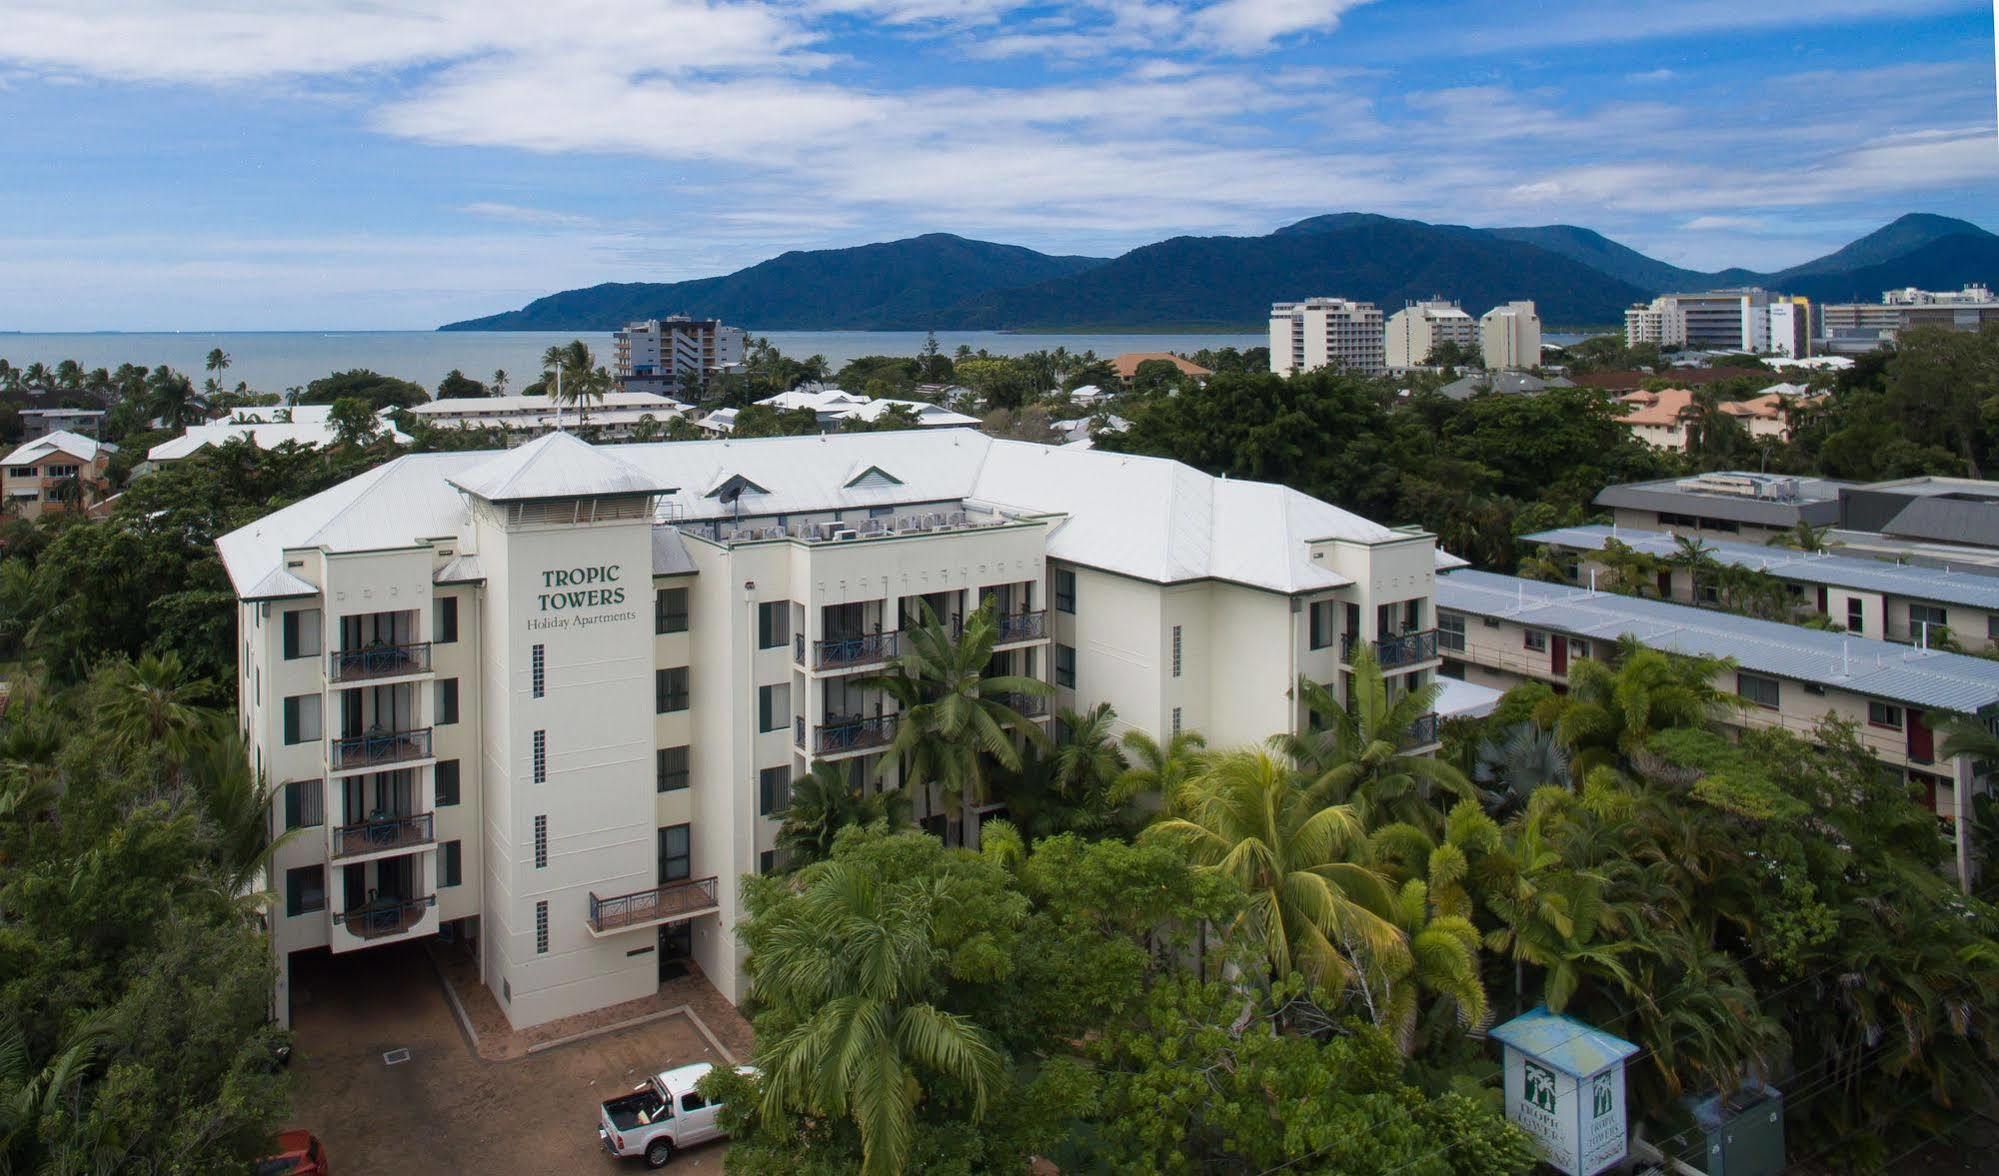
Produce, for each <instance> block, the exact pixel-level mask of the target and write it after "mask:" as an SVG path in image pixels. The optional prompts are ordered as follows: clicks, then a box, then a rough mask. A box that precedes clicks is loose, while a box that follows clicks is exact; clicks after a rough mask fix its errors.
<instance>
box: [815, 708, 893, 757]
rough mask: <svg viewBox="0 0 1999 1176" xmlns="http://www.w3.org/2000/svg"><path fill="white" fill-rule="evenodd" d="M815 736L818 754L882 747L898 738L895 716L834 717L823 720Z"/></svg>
mask: <svg viewBox="0 0 1999 1176" xmlns="http://www.w3.org/2000/svg"><path fill="white" fill-rule="evenodd" d="M812 736H813V737H812V750H813V752H815V753H816V754H818V755H832V754H834V753H835V752H842V751H860V750H862V749H864V748H869V747H882V746H885V745H886V744H887V743H888V741H889V740H891V739H893V738H895V716H894V715H875V716H873V717H872V718H849V719H835V720H833V721H831V722H826V723H821V724H820V725H819V727H818V729H817V730H815V731H814V732H813V733H812Z"/></svg>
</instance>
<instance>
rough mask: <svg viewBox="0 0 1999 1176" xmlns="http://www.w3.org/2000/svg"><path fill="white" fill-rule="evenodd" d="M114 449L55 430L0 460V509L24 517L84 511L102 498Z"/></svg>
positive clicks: (114, 446) (107, 481)
mask: <svg viewBox="0 0 1999 1176" xmlns="http://www.w3.org/2000/svg"><path fill="white" fill-rule="evenodd" d="M117 451H118V447H117V446H116V445H108V444H105V443H103V442H101V441H98V440H96V439H94V438H91V437H85V436H83V435H82V434H80V433H64V432H55V433H50V434H48V435H46V436H43V437H38V438H36V439H35V440H33V441H28V442H24V443H23V444H22V445H21V446H20V447H19V448H17V449H15V450H14V451H13V452H12V453H9V454H8V455H7V456H6V457H4V458H0V506H4V507H5V508H6V510H7V511H8V512H10V513H17V514H19V515H20V516H21V517H22V518H24V519H38V518H41V517H42V516H43V515H45V514H58V513H63V512H68V511H78V510H85V509H88V508H89V507H90V506H92V505H93V504H95V503H96V502H98V501H99V500H100V499H102V498H103V497H104V491H105V490H106V489H107V488H108V487H109V485H110V481H109V479H108V478H107V477H106V475H105V471H106V470H107V469H109V468H110V465H111V455H112V454H113V453H116V452H117Z"/></svg>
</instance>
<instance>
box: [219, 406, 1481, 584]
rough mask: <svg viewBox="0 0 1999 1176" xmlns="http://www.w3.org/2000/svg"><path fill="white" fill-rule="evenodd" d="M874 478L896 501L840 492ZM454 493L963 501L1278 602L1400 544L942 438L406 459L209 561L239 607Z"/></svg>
mask: <svg viewBox="0 0 1999 1176" xmlns="http://www.w3.org/2000/svg"><path fill="white" fill-rule="evenodd" d="M869 466H874V467H878V468H879V469H881V470H882V471H883V472H884V473H886V474H888V475H889V476H890V477H892V478H894V479H896V480H897V481H898V482H899V483H901V484H900V485H882V484H880V480H879V479H869V480H868V481H866V482H863V483H860V484H857V485H855V486H852V487H849V486H848V485H846V483H847V482H848V481H850V480H851V477H852V472H853V471H854V470H855V469H857V468H861V469H865V468H866V467H869ZM736 477H740V478H743V479H746V480H747V481H750V482H753V483H755V484H756V485H758V486H761V487H763V488H764V489H765V490H766V491H767V493H764V494H755V493H751V494H747V495H745V496H744V497H743V498H742V500H741V501H740V502H737V503H724V502H722V501H721V500H720V499H718V498H713V497H707V496H706V492H707V490H708V489H709V488H712V487H715V486H719V485H722V484H724V483H726V482H727V481H728V480H729V479H731V478H736ZM458 487H463V488H464V489H466V490H468V491H470V492H472V493H475V494H480V495H482V496H484V497H487V498H489V499H490V498H494V497H495V496H498V497H499V498H501V499H516V498H525V497H534V496H543V495H547V496H582V495H591V494H606V493H633V492H639V491H641V490H643V491H645V492H655V491H657V492H660V493H661V497H660V507H659V511H660V517H661V518H663V519H672V520H694V519H706V518H728V517H730V516H731V515H733V514H740V515H742V516H745V517H747V516H749V515H752V514H756V515H772V514H779V513H804V512H811V511H828V510H835V509H860V508H864V507H869V506H879V505H883V504H886V503H911V504H913V503H929V502H938V503H941V502H953V501H963V500H967V499H969V500H973V501H977V502H983V503H990V504H992V505H995V506H1000V507H1005V508H1008V509H1011V510H1014V511H1016V512H1021V513H1026V514H1053V515H1064V516H1067V517H1066V518H1064V519H1063V520H1061V521H1060V524H1059V525H1058V526H1056V527H1055V528H1054V529H1053V530H1052V532H1051V534H1050V536H1049V540H1048V551H1049V554H1050V555H1051V556H1053V557H1055V558H1057V559H1061V560H1066V561H1069V562H1072V563H1076V564H1081V565H1084V566H1087V567H1094V568H1101V569H1103V570H1106V571H1111V572H1117V573H1120V574H1123V575H1129V576H1134V577H1136V578H1139V579H1144V580H1151V581H1154V582H1160V583H1171V582H1176V581H1181V580H1191V579H1210V578H1211V579H1220V580H1228V581H1232V582H1237V583H1242V584H1248V585H1251V586H1254V587H1258V588H1265V589H1269V590H1272V591H1277V592H1285V593H1292V592H1305V591H1314V590H1319V589H1326V588H1335V587H1340V586H1342V585H1344V584H1346V583H1348V582H1349V581H1348V580H1347V579H1346V578H1345V577H1342V576H1341V575H1339V574H1338V573H1336V572H1334V571H1332V570H1331V569H1329V568H1327V567H1325V566H1324V565H1323V564H1321V563H1320V562H1319V561H1316V560H1313V559H1312V558H1311V553H1310V551H1309V549H1308V546H1307V544H1308V543H1309V542H1311V541H1316V540H1345V541H1350V542H1357V543H1385V542H1394V541H1398V540H1404V539H1407V538H1409V537H1410V533H1409V532H1398V531H1393V530H1390V529H1389V528H1387V527H1384V526H1381V525H1380V524H1378V523H1374V522H1370V521H1368V520H1367V519H1364V518H1361V517H1360V516H1358V515H1355V514H1353V513H1351V512H1349V511H1345V510H1341V509H1340V508H1339V507H1336V506H1333V505H1331V504H1329V503H1325V502H1320V501H1318V500H1317V499H1314V498H1310V497H1307V496H1306V495H1303V494H1300V493H1298V492H1297V491H1295V490H1290V489H1286V488H1285V487H1282V486H1275V485H1271V484H1268V483H1263V482H1245V481H1238V480H1234V479H1227V478H1214V477H1210V476H1208V475H1206V474H1203V473H1201V472H1199V471H1198V470H1195V469H1192V468H1190V467H1188V466H1184V465H1181V464H1180V463H1178V462H1173V461H1167V460H1164V459H1162V458H1151V457H1135V456H1130V455H1126V454H1117V453H1106V452H1098V451H1091V450H1075V449H1063V448H1056V447H1051V446H1045V445H1036V444H1034V443H1032V442H1026V441H1004V440H998V439H995V438H992V437H988V436H986V435H984V434H982V433H979V432H976V431H974V430H970V429H948V430H941V431H934V432H933V431H923V430H900V431H894V432H884V433H847V434H834V435H829V436H809V437H769V438H759V439H754V440H735V439H728V440H716V441H682V442H661V443H656V444H646V445H638V444H632V445H603V446H594V447H593V446H590V445H587V444H585V443H584V442H582V441H579V440H577V439H576V438H574V437H571V436H569V435H568V434H566V433H552V434H550V435H549V436H547V437H543V438H540V439H539V440H537V441H535V442H533V443H532V444H530V445H526V446H523V447H521V448H520V449H516V450H512V451H500V452H497V453H496V452H491V451H487V452H474V453H427V454H411V455H408V456H405V457H401V458H397V459H396V460H394V461H391V462H388V463H386V464H384V465H381V466H377V467H376V468H375V469H373V470H370V471H368V472H367V473H365V474H362V475H360V476H358V477H355V478H352V479H349V480H348V481H346V482H343V483H341V484H340V485H338V486H335V487H332V488H331V489H328V490H326V491H324V492H322V493H320V494H316V495H313V496H312V497H310V498H307V499H305V500H303V501H301V502H298V503H295V504H293V505H291V506H288V507H285V508H284V509H282V510H279V511H276V512H274V513H272V514H270V515H267V516H265V517H264V518H262V519H260V520H258V521H257V522H255V523H252V524H250V525H249V526H247V527H243V528H241V529H239V530H236V531H232V532H230V533H229V534H227V535H224V536H223V537H222V538H221V539H220V540H219V541H218V546H219V547H220V549H221V552H222V558H223V562H224V564H225V566H226V567H227V568H228V570H229V575H230V579H231V581H232V582H233V583H234V584H235V585H236V588H237V590H238V593H239V594H241V593H243V592H244V591H245V590H247V589H248V588H250V587H251V586H253V585H256V584H257V583H258V582H259V581H260V580H262V578H263V577H264V575H266V574H267V573H268V572H269V571H270V570H271V569H272V568H275V567H281V566H282V564H283V552H284V550H285V549H287V548H293V549H297V548H309V547H323V548H325V549H327V550H329V551H367V550H379V549H382V548H389V547H397V546H403V545H414V544H416V543H419V542H421V541H423V540H426V539H437V538H447V537H452V536H456V535H458V534H460V533H461V531H462V530H463V529H464V527H465V525H466V522H467V513H466V506H465V502H464V500H463V498H462V496H461V495H460V493H459V491H458V489H457V488H458ZM666 487H679V489H678V490H672V491H666V490H664V489H663V488H666ZM1448 558H1449V557H1441V558H1440V560H1439V562H1440V563H1443V562H1445V561H1446V560H1448ZM689 566H690V567H691V565H689Z"/></svg>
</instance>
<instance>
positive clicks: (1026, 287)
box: [439, 212, 1999, 331]
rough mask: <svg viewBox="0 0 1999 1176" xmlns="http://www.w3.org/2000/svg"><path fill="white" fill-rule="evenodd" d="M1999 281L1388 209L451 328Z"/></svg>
mask: <svg viewBox="0 0 1999 1176" xmlns="http://www.w3.org/2000/svg"><path fill="white" fill-rule="evenodd" d="M1995 279H1999V236H1995V235H1994V234H1992V233H1989V232H1987V231H1986V230H1985V229H1982V228H1980V227H1979V226H1977V225H1975V224H1972V223H1971V222H1969V221H1963V220H1957V219H1954V218H1951V217H1945V216H1935V215H1931V214H1928V213H1910V214H1908V215H1906V216H1903V217H1900V218H1898V219H1897V220H1895V221H1894V222H1892V223H1890V224H1888V225H1885V226H1883V227H1882V228H1880V229H1877V230H1875V231H1874V232H1872V233H1869V234H1868V235H1867V236H1865V237H1862V238H1860V239H1859V240H1857V241H1854V242H1852V243H1851V244H1849V245H1847V246H1845V247H1843V248H1841V249H1839V250H1836V251H1834V252H1832V253H1828V254H1826V255H1825V256H1824V257H1820V258H1815V259H1813V260H1811V261H1807V262H1805V263H1803V264H1802V265H1796V266H1792V267H1790V268H1789V269H1784V270H1778V271H1775V272H1773V273H1759V272H1755V271H1752V270H1746V269H1727V270H1721V271H1719V272H1715V273H1703V272H1700V271H1697V270H1688V269H1682V268H1680V267H1678V266H1675V265H1671V264H1669V263H1667V262H1663V261H1660V260H1658V259H1656V258H1652V257H1647V256H1646V255H1645V254H1643V253H1640V252H1638V251H1637V250H1635V249H1631V248H1629V247H1627V246H1624V245H1620V244H1618V243H1617V242H1615V241H1612V240H1611V239H1610V238H1608V237H1605V236H1603V235H1602V234H1600V233H1597V232H1595V231H1593V230H1590V229H1585V228H1580V227H1578V226H1576V225H1542V226H1538V227H1523V228H1496V229H1478V228H1471V227H1468V226H1465V225H1438V224H1428V223H1426V222H1423V221H1416V220H1403V219H1398V218H1395V217H1387V216H1379V215H1375V214H1372V213H1359V212H1341V213H1331V214H1327V215H1324V216H1315V217H1309V218H1307V219H1305V220H1301V221H1298V222H1297V223H1295V224H1290V225H1286V226H1284V227H1283V228H1280V229H1277V230H1276V231H1274V232H1271V233H1268V234H1266V235H1264V236H1260V237H1174V238H1171V239H1170V240H1166V241H1160V242H1157V243H1155V244H1151V245H1142V246H1140V247H1139V248H1137V249H1133V250H1131V251H1130V252H1128V253H1125V254H1122V255H1121V256H1118V257H1115V258H1100V257H1067V256H1052V255H1049V254H1045V253H1037V252H1035V251H1034V250H1032V249H1027V248H1023V247H1021V246H1018V245H999V244H994V243H993V242H990V241H973V240H968V239H966V238H964V237H957V236H953V235H951V234H948V233H929V234H926V235H924V236H921V237H910V238H907V239H904V240H900V241H887V242H882V243H878V244H873V245H861V246H856V247H853V248H849V249H816V250H807V251H801V250H794V251H792V252H789V253H785V254H783V255H781V256H779V257H774V258H771V259H770V260H769V261H763V262H759V263H757V264H756V265H753V266H750V267H749V268H747V269H742V270H738V271H736V272H735V273H732V274H726V275H723V276H721V277H714V278H699V279H696V280H693V281H687V282H670V283H658V282H621V283H606V284H604V285H600V286H590V287H588V288H585V289H581V290H565V291H562V292H561V293H558V294H551V295H548V296H547V297H545V298H537V299H536V300H534V301H533V302H530V303H529V304H528V305H526V306H525V307H522V308H521V309H519V310H513V311H507V312H505V313H503V314H496V315H490V316H487V317H485V318H476V319H467V320H465V321H463V322H456V323H449V324H447V325H445V326H443V327H440V328H439V330H445V331H552V330H560V331H610V330H615V329H617V328H618V327H621V326H623V325H624V324H626V323H628V322H634V321H638V320H642V319H649V318H662V317H664V316H666V315H670V314H687V315H693V316H695V317H700V318H719V319H721V320H723V321H724V322H727V323H731V324H734V325H740V326H744V327H748V328H750V329H751V330H758V331H792V330H915V331H921V330H928V329H939V330H1035V329H1040V330H1135V329H1154V330H1197V329H1238V330H1261V329H1262V327H1263V324H1264V323H1265V322H1266V321H1267V319H1268V315H1269V310H1270V304H1271V303H1272V302H1278V301H1284V300H1287V299H1295V298H1302V297H1306V296H1311V295H1320V294H1326V295H1337V296H1342V297H1348V298H1358V299H1362V300H1365V301H1369V302H1373V303H1374V304H1376V305H1377V306H1380V307H1383V308H1384V309H1392V308H1396V307H1400V306H1401V305H1402V304H1403V303H1404V302H1406V301H1410V300H1414V299H1419V298H1427V297H1431V296H1433V295H1439V294H1441V295H1443V296H1444V297H1448V298H1455V299H1457V300H1459V301H1460V302H1461V303H1462V304H1463V305H1464V307H1465V309H1466V310H1468V311H1470V312H1471V313H1473V314H1479V313H1482V312H1483V311H1484V310H1486V309H1487V308H1489V307H1491V306H1493V305H1494V304H1496V303H1500V302H1505V301H1508V300H1511V299H1516V298H1531V299H1533V300H1534V302H1535V303H1536V304H1537V306H1538V308H1539V310H1540V314H1541V319H1542V321H1543V322H1544V323H1547V324H1549V325H1550V326H1577V325H1601V324H1610V323H1618V322H1621V321H1622V319H1623V312H1624V308H1625V307H1627V306H1629V305H1631V304H1632V303H1633V302H1641V301H1644V300H1646V299H1649V298H1651V297H1652V296H1653V295H1656V294H1662V293H1670V292H1675V291H1690V290H1706V289H1714V288H1717V287H1724V286H1745V285H1758V286H1763V287H1766V288H1768V289H1770V290H1773V291H1782V292H1783V293H1787V294H1802V295H1805V296H1807V297H1810V298H1812V299H1814V300H1816V301H1821V302H1825V301H1849V300H1858V301H1871V300H1873V299H1875V298H1878V297H1880V293H1881V291H1882V290H1885V289H1893V288H1895V287H1899V286H1919V287H1922V288H1924V289H1932V290H1935V289H1945V290H1954V289H1957V288H1959V287H1960V286H1963V285H1964V284H1966V283H1968V282H1987V283H1990V282H1992V281H1994V280H1995Z"/></svg>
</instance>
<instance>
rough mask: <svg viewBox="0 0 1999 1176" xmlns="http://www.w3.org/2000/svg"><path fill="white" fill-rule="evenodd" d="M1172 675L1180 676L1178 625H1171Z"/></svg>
mask: <svg viewBox="0 0 1999 1176" xmlns="http://www.w3.org/2000/svg"><path fill="white" fill-rule="evenodd" d="M1173 676H1174V677H1176V678H1177V677H1179V676H1180V626H1178V625H1175V626H1173Z"/></svg>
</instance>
